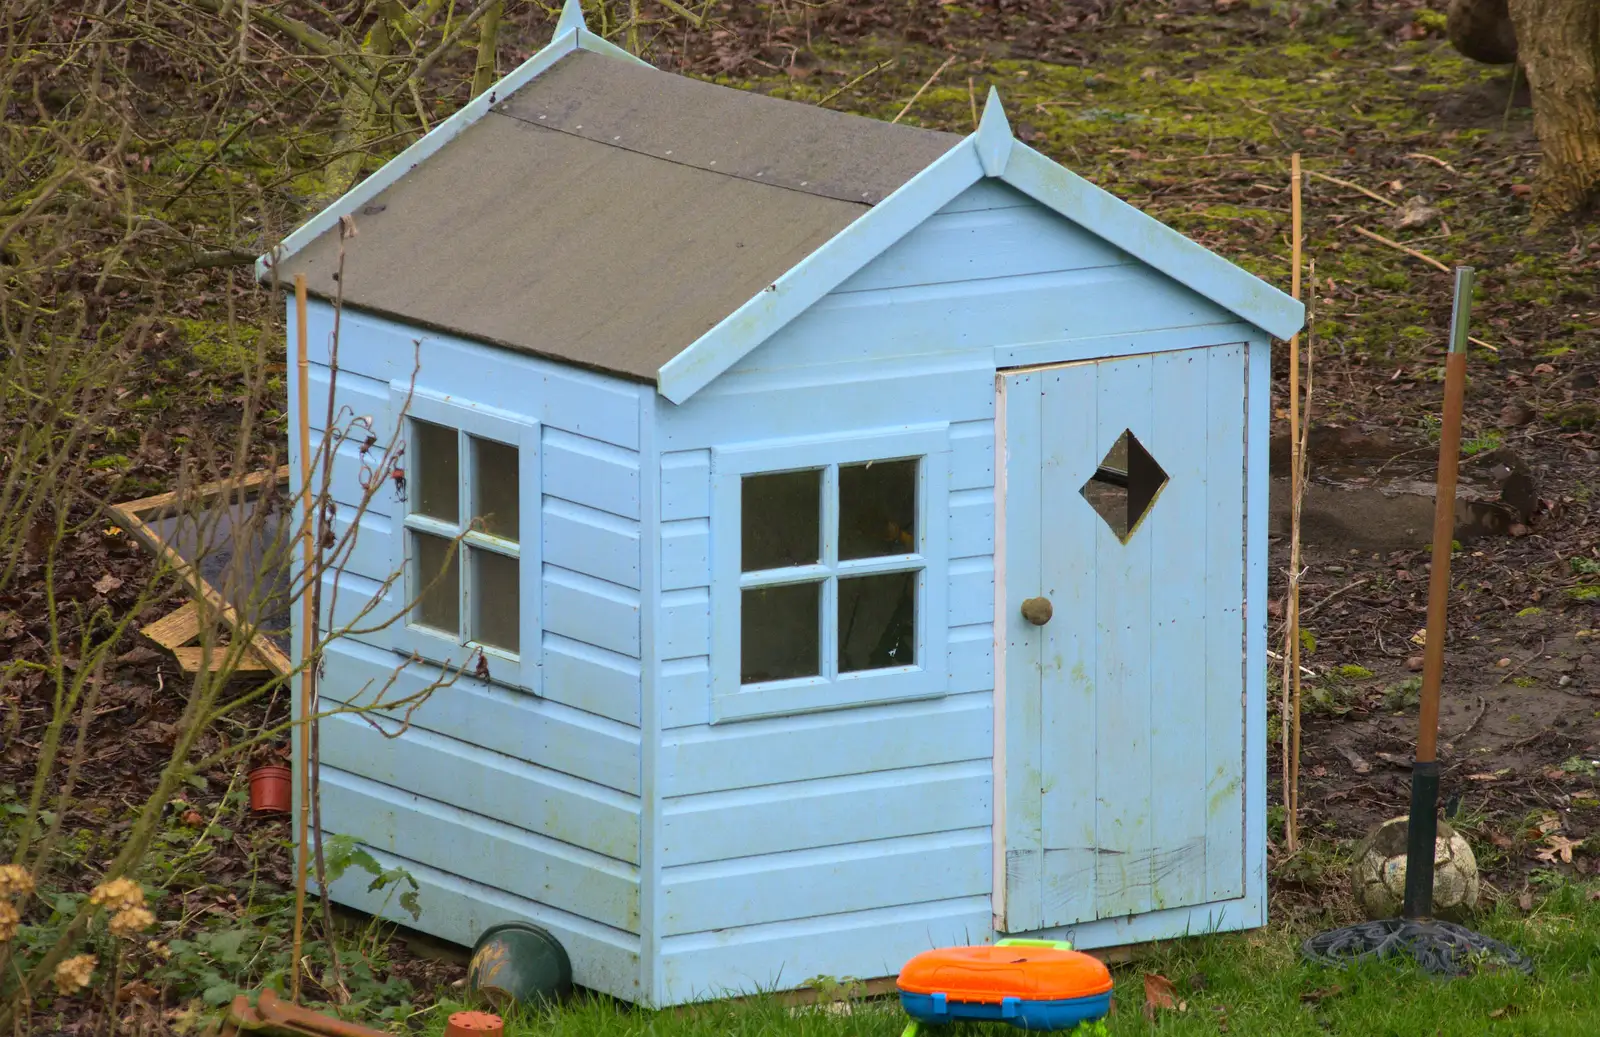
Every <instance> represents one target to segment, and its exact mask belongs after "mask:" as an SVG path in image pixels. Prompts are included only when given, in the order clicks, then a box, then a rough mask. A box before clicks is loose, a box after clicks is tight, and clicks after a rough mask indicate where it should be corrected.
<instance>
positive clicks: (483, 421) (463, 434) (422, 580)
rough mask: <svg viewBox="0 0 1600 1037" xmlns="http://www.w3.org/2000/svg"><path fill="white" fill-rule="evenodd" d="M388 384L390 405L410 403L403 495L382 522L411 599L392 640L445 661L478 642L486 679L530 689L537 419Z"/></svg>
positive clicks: (455, 661)
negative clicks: (390, 535) (389, 526)
mask: <svg viewBox="0 0 1600 1037" xmlns="http://www.w3.org/2000/svg"><path fill="white" fill-rule="evenodd" d="M392 391H393V393H394V394H395V403H394V406H395V411H396V413H399V412H400V409H401V408H402V407H406V408H407V412H406V414H405V417H404V419H403V420H404V421H405V429H404V431H403V433H402V435H403V441H404V445H405V451H404V453H403V454H401V456H400V458H399V465H400V467H401V469H402V470H403V473H404V480H405V481H404V492H403V500H402V501H401V502H400V503H398V504H397V505H396V506H395V507H396V513H395V515H394V516H392V518H391V523H392V528H393V532H394V557H395V566H396V571H398V572H400V573H401V574H402V576H401V579H400V580H399V581H398V585H399V587H400V594H401V600H402V601H403V602H404V603H405V604H408V605H409V606H410V608H409V609H408V611H407V613H406V615H405V617H404V618H403V619H402V620H401V621H399V622H397V623H396V624H395V629H396V638H395V640H396V647H397V648H398V649H399V650H401V651H403V652H406V653H408V654H415V655H417V656H420V657H421V658H423V659H427V660H429V661H432V662H437V663H442V664H445V665H452V666H461V665H464V664H466V663H468V661H469V660H471V659H472V657H473V656H474V655H475V654H476V653H477V652H478V651H480V650H481V651H482V652H483V656H484V662H485V663H486V664H487V665H488V669H489V676H490V679H491V680H494V681H497V682H499V683H502V684H510V685H514V686H517V687H521V688H526V689H528V690H530V691H537V690H538V687H539V681H538V677H539V662H540V656H541V651H540V649H541V645H540V644H539V641H538V636H539V631H540V629H541V623H540V618H539V601H540V597H539V575H540V557H539V545H540V530H539V508H538V503H537V502H538V501H539V500H540V497H539V486H540V481H539V426H538V424H537V423H536V422H534V421H532V420H530V419H525V418H519V417H517V416H515V415H510V414H506V413H503V412H500V411H494V410H490V409H488V408H484V407H476V406H472V405H468V404H461V403H458V402H455V401H453V400H443V399H439V398H437V397H433V396H429V395H425V394H422V393H420V392H419V393H413V394H411V396H410V399H409V400H407V399H406V394H405V392H403V391H402V390H401V389H399V388H396V389H394V390H392ZM530 501H531V502H532V503H531V504H530V503H529V502H530ZM475 669H476V666H475V665H474V666H471V667H469V672H472V671H473V670H475Z"/></svg>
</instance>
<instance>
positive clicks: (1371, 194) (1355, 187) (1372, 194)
mask: <svg viewBox="0 0 1600 1037" xmlns="http://www.w3.org/2000/svg"><path fill="white" fill-rule="evenodd" d="M1306 175H1308V176H1314V177H1316V178H1317V179H1318V180H1326V181H1327V182H1328V183H1330V184H1337V185H1338V186H1340V187H1348V188H1349V189H1350V190H1352V191H1360V192H1361V193H1362V194H1364V195H1366V196H1367V197H1368V198H1371V199H1372V200H1373V201H1375V202H1382V203H1383V204H1384V205H1387V206H1388V207H1389V208H1391V209H1398V208H1400V203H1399V202H1396V201H1393V200H1391V199H1388V198H1385V197H1384V196H1383V195H1381V194H1379V193H1378V192H1376V191H1369V190H1367V189H1366V188H1365V187H1362V186H1361V185H1360V184H1352V183H1351V182H1350V181H1348V180H1340V179H1339V178H1338V177H1336V176H1329V175H1328V174H1326V173H1318V172H1316V171H1315V170H1308V171H1307V174H1306Z"/></svg>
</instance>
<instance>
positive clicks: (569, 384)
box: [308, 301, 651, 450]
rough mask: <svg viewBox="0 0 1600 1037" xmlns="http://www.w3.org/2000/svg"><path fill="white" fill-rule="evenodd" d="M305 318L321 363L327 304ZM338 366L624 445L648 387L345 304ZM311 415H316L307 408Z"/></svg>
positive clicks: (635, 435)
mask: <svg viewBox="0 0 1600 1037" xmlns="http://www.w3.org/2000/svg"><path fill="white" fill-rule="evenodd" d="M308 317H309V325H310V336H309V341H308V345H309V347H310V359H311V361H312V362H313V363H315V364H320V365H322V366H324V367H326V366H327V363H328V346H329V343H330V341H331V340H332V335H333V317H334V312H333V307H331V306H329V305H328V304H326V303H324V302H321V301H313V302H311V304H310V306H309V307H308ZM419 364H420V367H419V366H418V365H419ZM339 367H340V369H341V371H351V372H354V373H356V374H359V375H361V376H363V377H365V378H369V379H372V380H374V381H378V382H383V383H385V384H388V383H394V384H397V385H398V386H399V387H400V388H401V389H402V391H404V390H405V389H406V387H408V386H411V385H413V384H415V385H416V387H417V388H418V389H419V390H421V389H426V390H427V391H429V392H431V393H434V394H438V395H441V396H445V397H448V398H452V399H460V400H463V401H466V402H468V403H470V404H473V405H476V406H481V407H491V408H494V409H496V410H500V411H504V412H506V413H509V414H523V415H526V416H528V417H530V418H533V419H534V420H536V421H538V422H539V423H540V424H543V425H546V426H548V427H550V428H557V429H562V430H565V431H568V432H571V433H573V434H574V435H579V436H584V437H587V438H591V439H597V440H600V441H603V442H606V443H610V444H612V445H614V446H618V447H622V448H624V449H627V450H637V449H638V448H639V395H640V393H642V392H650V391H651V390H650V389H649V388H648V387H644V386H640V385H637V384H634V383H631V382H627V381H624V380H622V379H619V378H612V377H609V376H607V375H601V374H593V373H590V372H588V371H580V370H578V369H576V368H573V367H568V366H563V365H561V364H556V363H551V362H550V361H547V360H540V359H538V358H536V357H531V356H525V355H522V354H519V353H513V352H510V351H509V350H504V349H498V348H495V347H493V346H485V345H483V344H481V343H478V342H472V341H469V340H467V339H463V338H458V337H456V336H453V335H446V334H440V333H437V332H433V331H425V330H422V329H418V328H411V327H407V326H406V325H404V324H400V323H397V322H395V321H391V320H386V319H384V318H382V317H377V316H374V315H372V314H367V313H361V312H358V311H355V310H349V309H347V310H345V311H344V313H343V314H342V315H341V318H340V336H339ZM343 377H344V376H343V374H341V375H340V378H341V380H342V379H343ZM413 380H414V381H413ZM314 413H315V412H314ZM311 417H312V420H313V421H316V420H317V419H316V418H315V416H314V414H313V415H311Z"/></svg>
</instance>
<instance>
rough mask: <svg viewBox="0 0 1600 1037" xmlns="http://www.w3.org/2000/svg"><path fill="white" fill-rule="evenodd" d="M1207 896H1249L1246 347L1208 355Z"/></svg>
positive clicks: (1206, 549)
mask: <svg viewBox="0 0 1600 1037" xmlns="http://www.w3.org/2000/svg"><path fill="white" fill-rule="evenodd" d="M1206 366H1207V372H1206V379H1205V394H1206V398H1207V400H1208V406H1207V410H1206V456H1207V458H1208V463H1207V469H1206V484H1207V487H1208V493H1207V498H1208V499H1207V502H1206V511H1207V517H1206V544H1205V558H1206V589H1207V604H1206V631H1205V684H1206V688H1207V690H1208V694H1207V696H1206V742H1205V746H1206V767H1205V795H1206V800H1205V818H1206V891H1205V892H1206V899H1207V900H1226V899H1229V898H1231V897H1238V896H1242V895H1243V894H1244V797H1243V786H1244V770H1243V768H1244V687H1245V682H1244V677H1245V675H1244V662H1245V653H1244V647H1245V646H1244V593H1245V586H1244V552H1243V551H1242V550H1241V547H1240V545H1241V544H1242V543H1243V542H1244V541H1243V538H1244V529H1245V526H1244V522H1245V515H1244V495H1245V472H1244V461H1243V456H1242V455H1243V453H1244V445H1245V407H1246V405H1247V401H1246V400H1245V398H1244V397H1245V395H1246V389H1245V382H1246V369H1245V347H1244V346H1243V345H1239V346H1220V347H1217V348H1214V349H1211V350H1208V351H1207V359H1206Z"/></svg>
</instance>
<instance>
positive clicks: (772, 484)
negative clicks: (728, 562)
mask: <svg viewBox="0 0 1600 1037" xmlns="http://www.w3.org/2000/svg"><path fill="white" fill-rule="evenodd" d="M740 534H741V539H742V540H743V543H744V548H743V552H742V554H743V556H744V557H743V562H742V565H741V568H743V570H744V571H745V572H747V573H748V572H755V571H757V570H759V569H781V568H784V567H786V566H790V565H812V564H814V563H816V562H817V561H818V560H819V559H820V558H821V557H822V472H821V471H820V470H812V471H809V472H782V473H780V474H777V475H747V476H745V477H744V513H743V523H742V525H741V526H740Z"/></svg>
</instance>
